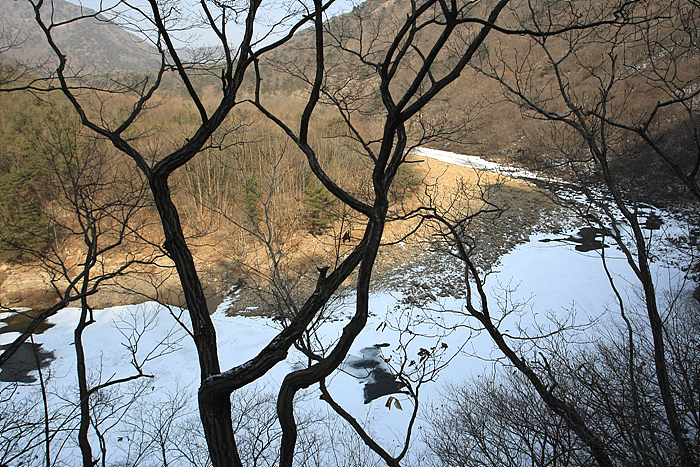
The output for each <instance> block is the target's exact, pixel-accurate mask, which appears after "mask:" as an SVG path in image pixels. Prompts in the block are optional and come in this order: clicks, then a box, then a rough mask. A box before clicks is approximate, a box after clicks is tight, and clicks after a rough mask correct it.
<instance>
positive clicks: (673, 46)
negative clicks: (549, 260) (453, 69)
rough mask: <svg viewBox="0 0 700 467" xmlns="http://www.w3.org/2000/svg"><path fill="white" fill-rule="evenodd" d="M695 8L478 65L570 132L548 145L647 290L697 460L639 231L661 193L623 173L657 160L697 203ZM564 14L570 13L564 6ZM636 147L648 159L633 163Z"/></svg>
mask: <svg viewBox="0 0 700 467" xmlns="http://www.w3.org/2000/svg"><path fill="white" fill-rule="evenodd" d="M696 6H697V5H693V4H692V2H683V1H679V2H672V3H669V4H667V3H663V4H662V3H658V2H649V3H648V4H644V5H639V6H638V7H637V8H636V9H634V10H629V12H628V13H626V14H628V15H630V18H632V21H630V22H629V23H628V24H625V25H621V26H620V27H614V28H607V29H605V28H603V29H598V28H594V29H591V30H586V31H574V32H571V33H568V34H564V35H561V36H558V37H557V38H556V40H552V41H548V40H545V39H541V38H538V37H532V38H531V39H530V42H529V45H527V46H526V50H523V51H520V52H519V54H517V55H518V56H514V53H513V52H512V51H509V50H503V49H502V50H499V51H497V52H496V53H494V54H492V55H490V56H488V57H486V58H485V60H484V62H483V63H481V64H480V65H478V66H477V69H478V70H479V71H481V72H482V73H484V75H486V76H488V77H490V78H493V79H495V80H497V81H498V82H499V83H501V85H502V86H503V90H504V93H505V95H506V98H507V99H511V100H512V101H513V102H515V103H517V104H518V105H519V106H520V107H521V109H523V113H524V114H525V115H526V116H530V117H532V118H538V119H544V120H549V121H552V122H555V123H558V124H559V125H560V127H566V128H568V129H569V131H565V132H562V133H559V135H565V137H566V138H567V139H566V141H564V140H562V139H561V137H558V138H555V140H554V141H555V142H554V144H553V145H552V147H553V148H556V149H554V151H555V153H556V154H557V156H558V157H559V158H560V162H561V163H562V164H564V165H565V166H566V167H567V169H568V170H569V172H570V173H572V174H573V175H574V177H575V183H576V186H577V188H578V189H580V190H581V192H582V193H583V194H584V195H585V196H586V198H587V199H588V202H589V203H590V206H591V207H592V211H593V212H592V214H593V216H592V217H591V219H593V220H594V223H595V224H597V226H598V227H600V228H603V229H608V230H609V232H610V233H611V236H612V238H613V239H614V241H615V243H616V245H617V246H618V247H619V248H620V249H621V250H622V251H623V253H624V255H625V257H626V258H627V261H628V263H629V265H630V267H631V268H632V270H633V271H634V273H635V275H636V276H637V278H638V280H639V283H640V285H641V286H642V288H643V290H644V297H645V299H644V302H645V308H646V311H647V314H648V329H649V331H650V332H651V333H652V335H653V342H654V368H655V371H656V377H657V381H658V391H659V394H660V396H661V398H662V400H663V405H664V407H665V410H666V422H667V423H668V427H669V429H670V430H671V432H672V433H673V437H674V440H675V442H676V444H677V448H678V455H679V459H680V463H681V465H697V458H696V456H695V454H693V453H692V450H691V448H690V444H689V440H688V438H687V436H686V434H685V433H686V432H687V428H685V427H684V422H683V421H682V420H683V418H684V417H683V416H682V414H679V412H678V409H677V400H676V398H675V397H674V396H673V391H672V387H673V383H672V381H671V380H670V376H669V372H668V368H667V361H666V359H667V352H666V350H665V342H664V341H665V338H664V321H665V319H667V318H664V316H665V313H668V312H664V311H663V310H660V308H659V297H658V294H657V290H656V289H657V285H656V279H655V278H654V276H653V274H652V272H651V269H650V264H651V262H652V261H653V255H654V252H653V251H654V250H653V248H654V242H655V238H654V236H653V235H649V234H647V232H646V230H645V229H648V225H649V224H648V219H647V217H648V211H646V210H645V209H644V206H643V202H644V201H647V202H648V201H652V202H653V201H654V200H659V199H660V196H661V195H659V192H658V191H657V190H655V189H654V187H653V185H651V184H650V183H648V181H647V180H645V179H644V178H642V177H639V176H637V177H634V176H629V175H628V174H627V173H626V172H627V167H630V166H632V165H633V164H639V163H640V162H641V163H642V164H649V163H651V164H653V163H654V161H655V160H660V161H661V163H662V167H667V168H668V169H669V172H670V174H671V176H670V177H669V178H667V179H666V180H668V181H665V182H663V183H664V184H665V186H668V185H666V184H667V183H668V184H678V183H680V184H681V186H683V187H685V189H686V190H687V192H688V193H689V194H690V196H692V197H693V198H695V200H697V199H699V198H698V190H697V172H698V169H697V167H698V160H699V159H698V156H697V154H698V150H697V136H696V135H697V134H698V133H697V109H696V106H697V104H696V101H697V98H696V96H697V92H698V91H697V79H698V78H697V73H695V72H694V71H691V70H693V69H697V63H696V58H695V57H696V56H697V39H696V34H697V32H696V30H695V29H694V27H693V26H692V25H693V24H696V23H697V13H698V10H697V8H696ZM562 14H565V15H569V14H571V13H570V12H568V11H566V9H564V10H562ZM519 20H520V21H521V22H523V23H524V22H528V24H529V23H530V22H531V23H532V24H533V27H535V28H538V29H540V30H547V29H548V28H550V27H551V18H549V17H543V16H541V15H532V16H523V17H520V18H519ZM691 57H692V58H691ZM539 59H542V60H543V61H544V62H545V63H546V66H547V68H548V69H549V70H551V72H550V75H548V76H545V77H544V78H541V74H540V72H539V71H536V69H539V65H537V66H536V65H535V61H536V60H539ZM535 90H536V91H535ZM533 91H534V92H533ZM642 93H644V95H645V98H642V95H643V94H642ZM651 96H653V97H651ZM555 128H557V127H555ZM552 133H554V132H552ZM671 134H673V135H674V136H673V137H670V136H668V135H671ZM680 135H686V139H685V140H683V138H682V137H680ZM573 138H576V139H575V140H573ZM574 141H575V142H574ZM676 143H680V144H676ZM637 151H640V152H641V153H642V155H645V152H646V153H648V155H647V157H646V158H642V159H641V160H638V157H637V156H636V154H635V152H637ZM656 158H658V159H656ZM657 174H658V172H657ZM598 188H600V189H602V190H603V191H602V195H601V193H600V192H598V191H596V189H598ZM620 302H621V303H620V308H621V311H622V313H623V318H624V311H625V308H624V306H625V305H624V304H623V303H622V300H621V298H620Z"/></svg>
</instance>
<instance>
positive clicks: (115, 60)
mask: <svg viewBox="0 0 700 467" xmlns="http://www.w3.org/2000/svg"><path fill="white" fill-rule="evenodd" d="M53 3H54V5H55V18H56V19H57V20H59V21H60V20H65V19H67V18H72V17H75V16H77V15H80V14H81V7H79V6H77V5H74V4H72V3H69V2H67V1H65V0H54V2H53ZM86 12H87V13H88V14H89V13H92V10H89V9H82V13H83V14H86ZM47 14H48V12H47ZM0 33H1V34H2V38H0V46H1V45H2V44H3V43H7V41H8V40H10V38H16V39H17V40H18V41H19V42H21V45H20V46H19V47H14V48H12V49H11V50H9V51H7V52H5V53H4V54H3V55H2V58H4V59H10V60H15V61H23V62H27V61H31V62H33V63H37V62H40V61H44V60H46V59H50V58H53V54H52V53H51V52H50V50H49V47H48V45H47V43H46V39H45V38H44V36H43V34H42V32H41V30H39V28H38V26H37V25H36V23H35V22H34V12H33V11H32V9H31V5H29V3H28V2H25V1H16V0H0ZM55 37H56V42H57V43H58V45H59V46H60V47H62V48H63V49H64V51H65V53H66V55H67V56H68V57H69V60H70V61H69V65H70V66H71V67H72V68H73V69H79V68H85V69H88V70H91V71H95V72H97V73H107V72H113V71H143V70H148V69H151V68H154V67H155V66H157V65H158V58H157V56H156V55H155V54H154V53H153V51H152V49H151V48H150V47H149V46H148V44H145V43H143V42H141V41H139V38H138V37H136V36H134V35H133V34H130V33H128V32H127V31H125V30H124V29H122V28H120V27H119V26H116V25H114V24H109V23H103V22H100V21H98V20H97V19H94V18H89V19H85V20H81V21H79V22H77V23H73V24H69V25H66V26H62V27H61V28H58V29H57V30H56V33H55Z"/></svg>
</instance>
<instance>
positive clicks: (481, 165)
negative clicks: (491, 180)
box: [412, 148, 539, 179]
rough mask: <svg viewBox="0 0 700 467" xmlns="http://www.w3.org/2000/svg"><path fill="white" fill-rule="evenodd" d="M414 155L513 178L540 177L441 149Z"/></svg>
mask: <svg viewBox="0 0 700 467" xmlns="http://www.w3.org/2000/svg"><path fill="white" fill-rule="evenodd" d="M412 154H414V155H416V156H421V157H429V158H431V159H437V160H439V161H442V162H447V163H449V164H455V165H461V166H463V167H471V168H472V169H476V170H486V171H488V172H495V173H502V174H505V175H508V176H510V177H513V178H529V179H537V178H539V176H538V175H537V174H536V173H534V172H531V171H529V170H525V169H519V168H516V167H508V166H504V165H501V164H499V163H497V162H491V161H487V160H486V159H482V158H481V157H478V156H468V155H466V154H457V153H454V152H449V151H441V150H439V149H429V148H415V149H414V150H413V151H412Z"/></svg>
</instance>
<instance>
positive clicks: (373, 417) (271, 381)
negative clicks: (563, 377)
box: [0, 224, 684, 460]
mask: <svg viewBox="0 0 700 467" xmlns="http://www.w3.org/2000/svg"><path fill="white" fill-rule="evenodd" d="M669 225H670V224H669ZM572 234H573V232H572ZM566 236H567V234H564V235H556V236H554V235H544V234H540V235H535V236H533V237H531V238H530V240H529V242H527V243H525V244H523V245H520V246H519V247H517V248H516V249H515V250H514V251H512V252H511V253H509V254H508V255H506V256H504V257H503V258H502V259H501V262H500V265H499V267H497V268H496V272H495V273H494V274H492V275H490V276H489V277H488V281H487V286H488V292H489V294H490V296H491V298H492V305H491V306H492V309H494V308H496V303H497V302H498V301H499V300H500V301H502V300H503V299H504V298H505V297H506V294H505V292H504V290H508V291H509V292H508V294H507V298H508V300H509V303H513V302H515V303H522V304H523V306H522V308H521V309H520V310H521V313H520V314H516V315H514V316H512V317H511V318H509V320H510V321H508V320H507V321H506V322H505V323H504V326H506V327H507V326H509V325H511V326H519V327H520V329H521V330H526V329H527V330H528V332H531V333H535V332H536V330H535V328H534V323H535V321H537V322H538V323H540V324H542V325H546V323H547V322H548V321H547V320H548V318H552V317H554V318H557V319H563V318H565V317H572V318H571V319H572V320H575V321H576V322H578V323H585V322H587V321H589V320H590V319H593V318H597V317H600V316H602V315H603V314H604V313H605V312H606V309H608V307H611V308H613V309H614V303H613V295H612V291H611V289H610V285H609V283H608V279H607V278H606V276H605V274H604V271H603V266H602V262H601V257H600V252H599V251H589V252H585V253H584V252H580V251H576V250H575V249H574V244H572V243H570V242H565V241H550V242H546V243H545V242H542V241H541V240H543V239H545V238H549V239H552V238H555V237H556V238H560V237H566ZM606 259H607V264H608V267H609V268H610V270H611V272H612V275H613V277H615V279H616V281H617V283H618V286H619V287H622V289H623V293H625V294H627V295H628V296H630V297H634V296H635V294H636V293H637V292H636V290H635V285H634V284H635V283H636V281H635V279H634V277H633V274H632V271H631V269H630V268H629V266H628V265H627V263H626V261H625V259H624V258H623V257H622V255H621V254H620V252H618V251H617V250H616V249H615V248H614V247H610V248H607V249H606ZM655 273H656V275H657V277H658V284H657V286H658V288H659V289H669V288H672V287H676V286H678V285H679V284H681V283H682V281H683V277H684V274H683V273H682V272H681V271H680V270H679V269H677V268H676V267H675V266H669V265H667V264H664V262H662V261H659V262H658V263H656V264H655ZM439 280H440V278H435V277H431V272H430V270H429V269H425V268H422V269H418V268H415V269H411V268H408V270H407V272H406V277H405V282H406V284H410V283H418V284H430V283H433V282H438V281H439ZM409 294H410V292H409V291H408V289H402V290H389V291H382V292H378V293H375V294H373V295H372V297H371V302H370V306H371V311H372V317H371V318H370V321H369V323H368V325H367V327H366V329H365V331H364V332H363V333H362V334H361V335H360V336H359V338H358V339H357V341H356V342H355V344H354V346H353V348H352V350H351V351H350V357H349V361H348V364H346V365H345V366H344V367H343V369H342V371H338V372H337V373H336V374H334V375H333V376H332V377H331V378H330V379H329V382H328V386H329V389H330V392H331V394H332V395H333V397H334V398H336V400H337V401H338V402H339V403H341V405H343V406H344V407H345V408H346V409H347V410H348V411H349V412H350V413H352V414H353V415H354V416H355V417H356V418H357V419H358V420H360V421H361V422H362V423H363V424H364V425H365V426H367V427H369V429H370V430H371V431H372V432H373V433H374V434H375V435H377V436H378V437H379V439H381V440H382V444H383V446H385V447H386V448H387V450H389V452H395V449H398V448H399V446H400V444H401V442H402V440H403V436H404V429H405V426H406V424H407V423H408V420H409V417H410V414H411V409H412V405H411V401H410V399H409V398H408V396H406V395H405V394H400V393H397V394H393V395H391V396H389V395H385V396H383V397H379V398H378V399H375V400H373V401H371V402H369V403H365V397H364V388H365V384H366V383H367V382H368V379H369V380H371V377H369V378H368V375H369V370H368V369H363V368H362V364H357V362H358V361H359V362H362V360H363V358H366V357H367V355H369V354H371V353H377V349H379V350H380V351H381V353H382V355H383V357H384V358H385V359H389V358H390V359H391V360H390V361H389V363H388V364H387V365H389V366H391V365H397V364H398V362H399V361H400V360H401V358H402V356H403V358H408V359H414V360H416V361H418V362H419V361H420V359H421V355H422V354H421V352H422V351H421V349H431V348H433V347H435V349H436V350H435V351H433V350H431V351H430V352H431V353H432V354H434V355H437V354H440V357H439V358H437V359H436V360H435V361H436V362H437V363H438V364H439V363H440V362H446V361H448V360H451V361H450V363H449V365H447V366H446V367H445V368H444V369H443V370H442V371H440V373H439V374H438V375H437V376H436V378H435V381H433V382H430V383H426V384H425V385H424V386H422V387H421V401H422V404H423V405H422V407H423V408H424V410H430V409H429V407H430V404H435V403H437V401H438V400H439V397H440V393H441V388H442V387H444V384H445V383H446V382H459V381H463V380H465V379H469V378H471V377H472V376H475V375H476V374H478V373H480V372H483V371H485V370H484V368H485V365H488V362H485V361H484V360H483V359H488V358H493V357H499V355H498V353H497V352H496V351H494V349H493V348H492V346H491V344H490V342H489V341H488V340H486V339H485V338H484V337H483V336H478V335H474V333H473V332H471V331H470V330H469V328H467V327H461V325H463V324H465V323H466V322H467V319H466V317H465V316H464V315H463V314H461V313H460V311H461V310H462V306H463V302H462V300H461V299H458V298H454V297H437V298H435V300H430V301H429V302H427V303H424V304H422V305H421V306H418V307H416V306H412V305H411V304H410V303H411V302H410V300H407V298H408V296H409ZM228 306H231V301H230V300H229V301H226V302H224V303H223V304H222V305H221V306H220V307H219V309H218V311H217V312H216V313H214V314H213V316H212V318H213V320H214V323H215V325H216V328H217V334H218V339H219V355H220V359H221V366H222V368H223V369H226V368H231V367H232V366H235V365H238V364H240V363H242V362H244V361H246V360H247V359H249V358H250V357H252V356H254V355H255V354H256V353H257V352H258V351H259V349H261V348H262V347H263V346H264V345H265V343H267V342H268V341H269V340H270V339H271V338H272V337H273V336H274V335H275V333H276V332H277V330H278V324H277V323H276V322H274V321H272V320H270V319H265V318H246V317H229V316H226V314H225V310H226V308H227V307H228ZM233 306H234V307H235V304H233ZM336 307H337V308H336V309H335V310H334V311H333V314H332V316H333V317H334V319H333V320H329V322H327V323H326V324H324V325H323V326H322V327H321V328H320V330H319V335H320V336H321V339H322V340H324V341H326V342H330V341H332V340H333V339H334V338H335V337H336V336H337V335H339V333H340V332H341V329H342V325H343V324H344V322H345V320H344V319H343V317H346V316H348V315H349V314H351V313H352V307H353V298H352V297H345V298H344V299H343V300H342V301H340V302H339V303H337V305H336ZM175 311H177V310H175ZM78 313H79V310H77V309H67V310H64V311H61V312H60V313H59V314H58V315H56V316H55V317H53V318H51V322H52V323H53V324H55V326H53V327H52V328H50V329H48V330H47V331H45V332H44V333H43V334H41V335H39V336H37V337H36V341H37V342H40V343H42V344H43V348H44V349H45V350H50V351H53V352H54V355H55V360H54V361H53V362H52V363H51V366H50V375H51V380H50V388H51V390H52V392H54V393H56V394H61V395H63V396H64V397H69V396H68V394H70V392H71V391H73V389H71V388H72V387H74V378H75V377H74V373H75V370H74V367H75V362H74V361H75V355H74V347H73V344H72V342H73V328H74V323H75V322H76V319H77V316H78ZM183 316H184V315H183ZM95 318H96V323H95V324H93V325H91V326H89V327H88V328H87V330H86V332H85V335H84V341H85V347H86V351H87V355H88V366H89V368H90V369H91V373H92V377H93V379H97V378H99V379H101V380H102V381H107V380H110V379H114V378H120V377H124V376H128V375H129V374H131V373H132V372H133V368H132V367H131V356H130V353H129V352H128V350H127V348H126V347H125V343H126V344H128V336H129V335H130V333H131V332H132V331H131V329H132V328H133V327H134V326H133V324H134V323H135V327H136V328H140V329H148V330H147V332H145V333H144V334H143V336H142V337H141V338H140V340H139V342H138V348H139V352H138V353H137V355H139V357H140V358H141V359H145V358H146V352H148V351H149V349H152V348H154V347H157V348H159V349H160V351H164V352H163V353H165V355H163V356H162V357H160V358H158V359H155V360H153V361H149V362H147V363H146V364H145V365H144V369H145V371H146V372H147V373H149V374H152V375H154V376H155V377H154V378H152V379H150V380H149V381H148V390H147V391H146V394H145V396H143V397H146V398H153V401H154V402H153V403H154V404H156V403H157V401H162V400H163V398H165V397H171V396H172V395H173V394H177V393H179V394H189V395H190V397H189V405H190V407H191V410H192V412H193V413H194V411H195V410H196V397H195V396H194V395H195V394H196V388H197V381H198V379H199V370H198V363H197V355H196V352H195V349H194V346H193V344H192V342H191V340H190V339H189V337H188V336H187V335H186V333H185V332H184V331H183V330H182V329H181V328H180V327H179V325H178V324H177V323H176V322H175V320H174V319H173V318H172V317H171V316H170V314H169V313H168V311H167V309H165V308H163V307H161V306H159V305H158V304H155V303H144V304H141V305H136V306H124V307H114V308H109V309H105V310H97V311H96V315H95ZM408 321H411V322H412V323H413V325H414V327H413V334H411V335H408V334H406V333H400V332H398V331H397V329H401V328H405V327H406V324H407V322H408ZM129 322H131V323H132V325H128V324H126V323H129ZM436 323H442V324H443V325H444V327H440V326H437V325H436ZM421 334H423V336H420V337H419V335H421ZM15 336H16V334H13V333H6V334H1V335H0V344H4V343H7V342H10V341H11V340H12V339H13V338H14V337H15ZM443 343H444V345H443ZM376 344H382V346H380V347H373V346H375V345H376ZM372 349H374V350H372ZM470 355H472V356H470ZM473 355H476V356H478V357H479V358H475V357H474V356H473ZM353 362H354V363H355V364H356V365H354V366H353V365H350V363H353ZM301 364H303V359H302V358H301V356H300V355H299V354H292V355H291V356H290V358H289V359H288V360H287V361H284V362H282V363H279V364H278V365H277V366H276V367H275V368H274V369H273V370H272V371H271V372H270V373H269V374H268V375H267V376H266V377H265V378H264V380H263V381H260V382H259V383H257V385H256V388H258V389H256V390H258V391H269V392H271V393H275V391H276V388H277V387H278V386H279V384H280V383H281V381H282V379H283V378H284V375H285V374H286V373H288V372H289V371H290V370H292V369H293V368H296V367H297V366H298V365H301ZM417 366H418V365H413V366H410V365H409V366H408V367H407V368H409V369H410V368H417ZM35 373H36V372H35ZM36 387H37V386H36V383H34V384H27V385H23V386H22V387H21V388H20V390H21V391H23V392H26V393H27V394H29V393H30V392H31V391H35V390H36ZM317 391H318V389H316V388H310V389H309V390H308V393H307V397H305V398H304V401H303V402H301V405H300V407H301V411H302V412H304V411H305V412H306V413H318V414H324V415H326V414H329V413H330V412H329V410H328V408H327V407H326V404H325V403H324V402H322V401H320V400H319V398H318V394H317ZM72 397H74V395H73V396H72ZM389 397H394V398H395V399H392V403H391V404H390V407H387V406H386V405H387V401H388V398H389ZM56 400H58V399H56ZM146 400H148V399H146ZM394 400H396V401H398V404H397V403H396V402H393V401H394ZM56 403H58V402H56ZM399 405H400V407H401V409H399V408H398V407H399ZM329 416H330V415H329ZM115 421H116V420H115ZM119 423H122V424H123V422H118V423H117V424H116V425H115V426H114V427H113V428H112V429H111V431H109V432H108V433H107V436H108V438H109V439H110V440H111V443H110V444H111V445H116V446H119V445H120V443H122V444H121V445H123V441H121V442H120V441H117V440H118V439H120V438H121V439H122V440H123V437H124V431H121V430H122V429H123V428H124V427H123V426H121V425H120V424H119ZM417 425H418V428H417V430H416V431H414V433H418V434H415V435H414V437H416V438H419V436H420V435H419V433H420V432H421V430H422V429H423V427H422V426H423V425H424V421H423V420H422V419H421V418H419V421H418V423H417ZM67 446H68V445H67ZM415 446H416V449H420V446H421V443H420V441H418V442H416V443H415ZM70 452H71V451H70V448H69V447H66V448H65V453H66V455H68V456H70ZM73 452H75V451H73ZM124 455H125V454H124V452H120V451H118V450H115V449H112V450H111V451H110V459H111V460H117V459H118V458H120V456H121V457H123V456H124Z"/></svg>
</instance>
